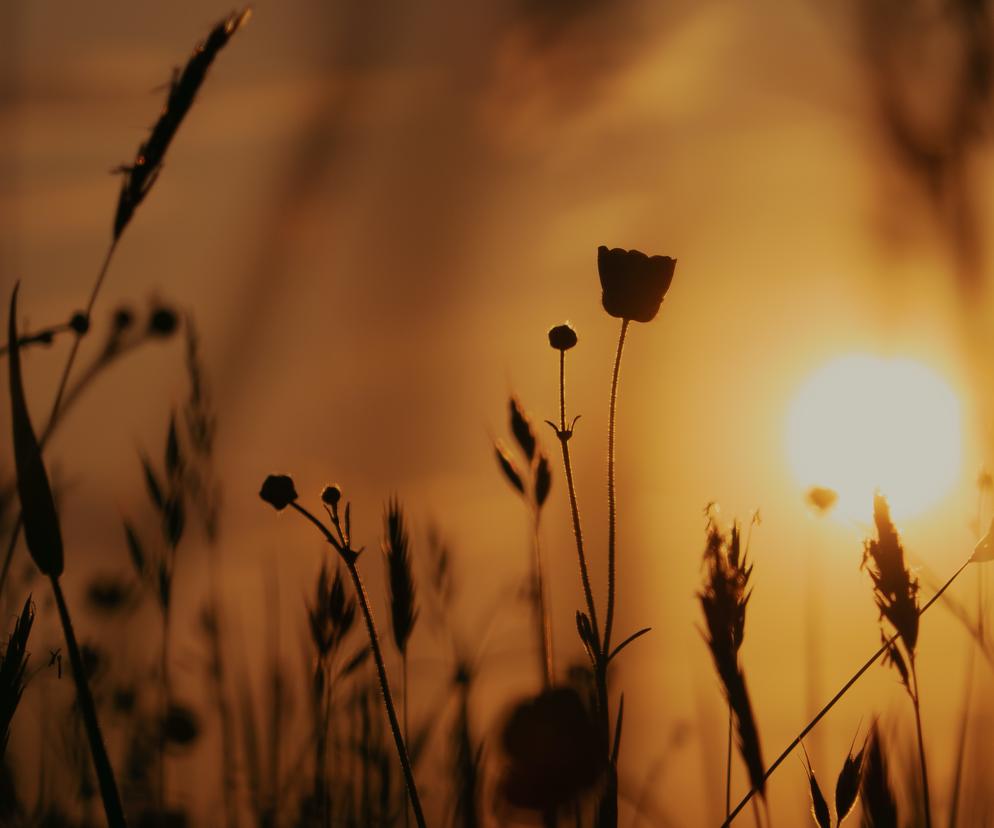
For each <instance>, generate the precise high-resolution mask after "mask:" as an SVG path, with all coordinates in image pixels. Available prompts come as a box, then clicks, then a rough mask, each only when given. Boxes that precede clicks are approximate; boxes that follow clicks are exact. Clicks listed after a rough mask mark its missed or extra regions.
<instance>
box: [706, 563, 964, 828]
mask: <svg viewBox="0 0 994 828" xmlns="http://www.w3.org/2000/svg"><path fill="white" fill-rule="evenodd" d="M972 561H973V559H972V558H969V559H967V560H966V561H965V562H964V563H963V564H962V565H961V566H960V567H959V569H957V570H956V571H955V572H954V573H953V574H952V575H951V576H950V578H949V580H947V581H946V582H945V583H944V584H943V585H942V586H941V587H940V588H939V590H938V591H937V592H936V593H935V595H933V596H932V597H931V598H929V599H928V601H927V603H925V604H924V605H923V606H922V607H921V609H919V610H918V615H919V616H921V615H923V614H924V613H925V611H926V610H928V608H929V607H931V606H932V605H933V604H934V603H935V602H936V601H938V600H939V598H941V597H942V594H943V593H944V592H945V591H946V590H947V589H949V587H951V586H952V585H953V582H954V581H955V580H956V579H957V578H958V577H959V576H960V574H961V573H962V572H963V570H964V569H966V568H967V567H968V566H969V565H970V564H971V563H972ZM899 637H900V633H894V635H892V636H891V637H890V638H889V639H888V640H887V641H885V642H884V643H883V644H881V646H880V648H879V649H878V650H877V651H876V652H875V653H874V654H873V655H872V656H870V658H868V659H867V660H866V662H865V663H864V664H863V666H862V667H860V668H859V669H858V670H857V671H856V672H855V673H853V675H852V676H850V678H849V680H848V681H846V683H845V684H843V685H842V687H841V688H840V689H839V691H838V692H837V693H836V694H835V695H834V696H832V698H831V699H830V700H829V702H828V703H827V704H826V705H825V706H824V707H823V708H822V709H821V710H819V711H818V713H817V715H815V717H814V718H813V719H811V721H810V722H808V723H807V724H806V725H805V726H804V728H803V729H802V730H801V732H800V733H798V734H797V736H795V737H794V739H793V741H791V743H790V744H789V745H787V747H786V748H784V751H783V753H781V754H780V755H779V756H778V757H777V758H776V759H775V760H774V761H773V763H772V764H771V765H770V766H769V767H768V768H767V769H766V771H765V772H764V774H763V781H764V782H765V781H766V780H768V779H769V778H770V777H771V776H772V775H773V773H774V772H775V771H776V769H777V768H779V767H780V765H782V764H783V763H784V761H785V760H786V759H787V757H788V756H790V754H791V753H793V752H794V750H795V749H796V748H797V746H798V745H800V744H801V741H802V740H803V739H804V737H805V736H807V735H808V734H809V733H810V732H811V731H812V730H814V728H815V727H816V726H817V724H818V722H820V721H821V720H822V719H823V718H824V717H825V716H826V715H827V714H828V712H829V711H830V710H831V709H832V708H833V707H835V705H836V704H837V703H838V702H839V700H840V699H841V698H842V697H843V696H845V694H846V693H848V692H849V690H850V688H851V687H852V686H853V685H854V684H855V683H856V682H857V681H859V680H860V679H861V678H862V677H863V674H864V673H866V671H867V670H869V669H870V668H871V667H872V666H873V665H874V664H876V663H877V661H878V660H879V659H880V657H881V656H883V654H884V653H885V652H887V648H888V647H890V646H891V645H892V644H894V643H895V642H896V641H897V639H898V638H899ZM756 792H757V791H756V788H751V789H750V790H749V792H748V793H747V794H746V795H745V796H744V797H742V800H741V801H740V802H739V804H738V805H736V806H735V808H734V809H733V810H732V812H731V813H730V814H729V815H728V818H727V819H726V820H725V821H724V822H723V823H722V828H727V826H729V825H731V824H732V821H733V820H734V819H735V817H737V816H738V815H739V813H740V812H741V811H742V809H743V808H745V806H746V805H748V804H749V802H750V800H751V799H752V798H753V796H755V794H756Z"/></svg>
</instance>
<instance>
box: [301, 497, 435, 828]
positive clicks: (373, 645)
mask: <svg viewBox="0 0 994 828" xmlns="http://www.w3.org/2000/svg"><path fill="white" fill-rule="evenodd" d="M289 505H290V506H292V507H293V508H294V509H295V510H296V511H297V512H298V513H300V514H301V515H303V517H305V518H306V519H307V520H309V521H310V522H311V523H313V524H314V525H315V526H316V527H317V528H318V530H319V531H320V532H321V534H322V535H324V537H325V539H326V540H327V541H328V542H329V543H330V544H331V545H332V546H334V547H335V548H336V549H338V548H339V544H338V542H337V541H336V539H335V537H334V535H332V534H331V532H330V531H329V530H328V527H327V526H325V525H324V524H323V523H322V522H321V521H320V520H318V519H317V518H316V517H314V515H312V514H311V513H310V512H309V511H307V509H305V508H304V507H303V506H301V505H300V504H299V503H297V502H296V501H294V502H292V503H290V504H289ZM336 514H337V513H336ZM336 524H337V520H336ZM345 552H347V553H348V554H345ZM340 554H341V557H342V560H343V561H344V562H345V567H346V569H348V571H349V575H350V576H351V577H352V584H353V586H354V587H355V592H356V598H357V599H358V601H359V608H360V609H361V610H362V617H363V620H364V621H365V622H366V632H367V633H368V635H369V646H370V649H371V650H372V651H373V661H375V662H376V673H377V676H378V678H379V681H380V691H381V692H382V694H383V706H384V707H386V710H387V719H388V720H389V722H390V730H391V731H392V732H393V739H394V742H395V744H396V746H397V756H398V757H399V758H400V765H401V768H402V769H403V771H404V781H405V782H406V783H407V794H408V797H409V798H410V801H411V808H412V809H413V810H414V820H415V822H417V824H418V828H427V825H426V823H425V817H424V812H423V811H422V809H421V800H420V798H419V797H418V788H417V785H416V783H415V781H414V769H413V768H412V766H411V760H410V757H409V756H408V753H407V745H406V744H405V742H404V734H403V733H402V732H401V729H400V722H399V721H398V720H397V710H396V708H395V707H394V703H393V696H392V694H391V693H390V682H389V680H388V679H387V668H386V664H384V662H383V652H382V650H381V649H380V638H379V635H378V634H377V632H376V623H375V622H374V621H373V612H372V610H371V609H370V606H369V600H368V599H367V597H366V589H365V587H364V586H363V584H362V578H361V577H360V576H359V569H358V568H357V567H356V558H357V554H356V553H355V552H354V551H353V550H352V549H345V550H344V552H341V553H340Z"/></svg>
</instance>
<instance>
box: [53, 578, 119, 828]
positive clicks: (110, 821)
mask: <svg viewBox="0 0 994 828" xmlns="http://www.w3.org/2000/svg"><path fill="white" fill-rule="evenodd" d="M49 580H50V581H51V583H52V592H53V593H54V594H55V603H56V606H57V607H58V609H59V620H60V621H61V622H62V632H63V634H64V635H65V639H66V649H67V650H68V651H69V662H70V664H71V666H72V675H73V680H74V681H75V682H76V699H77V702H78V703H79V712H80V715H81V716H82V717H83V725H84V727H85V728H86V734H87V736H88V741H89V743H90V753H91V755H92V756H93V766H94V768H95V770H96V774H97V781H98V782H99V784H100V795H101V797H102V799H103V803H104V813H105V814H106V815H107V825H108V826H109V828H127V824H128V823H127V820H125V818H124V809H123V808H122V806H121V797H120V795H119V794H118V791H117V783H116V782H115V781H114V771H113V770H112V768H111V765H110V759H109V758H108V757H107V748H106V747H105V746H104V739H103V735H102V734H101V732H100V723H99V722H98V721H97V708H96V705H95V704H94V703H93V695H92V694H91V693H90V685H89V683H88V682H87V680H86V671H85V669H84V667H83V657H82V655H81V654H80V651H79V644H77V643H76V633H75V632H73V627H72V619H71V618H70V616H69V607H67V606H66V599H65V596H64V595H63V594H62V585H61V584H60V583H59V579H58V577H57V576H52V577H50V578H49Z"/></svg>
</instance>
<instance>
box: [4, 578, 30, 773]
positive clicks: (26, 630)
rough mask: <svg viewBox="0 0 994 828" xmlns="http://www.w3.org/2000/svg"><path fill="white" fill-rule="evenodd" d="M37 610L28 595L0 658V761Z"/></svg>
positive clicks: (18, 698)
mask: <svg viewBox="0 0 994 828" xmlns="http://www.w3.org/2000/svg"><path fill="white" fill-rule="evenodd" d="M34 619H35V610H34V604H32V603H31V596H30V595H29V596H28V597H27V599H26V600H25V602H24V607H23V608H22V609H21V614H20V615H19V616H18V617H17V621H16V622H15V623H14V630H13V632H11V634H10V637H9V638H8V639H7V646H6V648H5V649H4V651H3V654H2V655H0V761H2V760H3V756H4V753H5V752H6V750H7V741H8V739H9V737H10V723H11V721H13V718H14V713H15V712H16V711H17V705H18V703H19V702H20V701H21V694H22V693H23V692H24V684H25V672H26V670H27V666H28V651H27V646H28V636H30V634H31V625H32V624H33V623H34Z"/></svg>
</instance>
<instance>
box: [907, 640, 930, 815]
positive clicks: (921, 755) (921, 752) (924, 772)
mask: <svg viewBox="0 0 994 828" xmlns="http://www.w3.org/2000/svg"><path fill="white" fill-rule="evenodd" d="M911 683H912V686H913V688H914V693H913V694H912V696H911V702H912V704H913V705H914V708H915V730H916V731H917V736H918V759H919V762H920V768H921V776H922V799H923V805H924V807H925V828H932V805H931V801H930V797H929V791H928V763H927V762H926V761H925V738H924V735H923V734H922V711H921V697H920V695H919V692H918V668H917V667H916V666H915V658H914V656H913V655H912V657H911Z"/></svg>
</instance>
